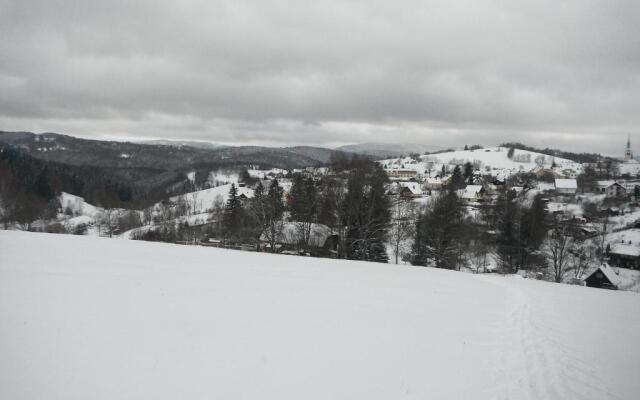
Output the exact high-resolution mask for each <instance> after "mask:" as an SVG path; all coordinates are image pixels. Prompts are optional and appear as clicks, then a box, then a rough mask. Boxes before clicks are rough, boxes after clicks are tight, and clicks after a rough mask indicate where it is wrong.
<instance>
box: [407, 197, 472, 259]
mask: <svg viewBox="0 0 640 400" xmlns="http://www.w3.org/2000/svg"><path fill="white" fill-rule="evenodd" d="M462 222H463V210H462V205H461V204H460V201H459V199H458V196H457V195H456V193H455V191H453V190H449V191H447V192H445V193H444V194H442V195H441V196H440V197H436V198H435V199H433V201H432V202H431V203H430V204H429V207H428V208H427V210H426V212H425V213H424V214H423V215H422V216H421V218H420V219H419V221H418V224H417V226H416V236H415V240H414V245H413V249H412V261H411V263H412V264H414V265H423V266H427V265H431V266H434V267H436V268H446V269H457V268H459V265H460V261H461V254H462V251H461V232H462V227H463V223H462Z"/></svg>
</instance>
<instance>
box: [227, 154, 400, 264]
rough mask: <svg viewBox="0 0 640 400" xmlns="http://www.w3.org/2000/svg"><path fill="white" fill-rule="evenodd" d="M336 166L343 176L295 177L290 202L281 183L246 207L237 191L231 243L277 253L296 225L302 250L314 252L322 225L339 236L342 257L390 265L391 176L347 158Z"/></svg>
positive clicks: (230, 205) (230, 206) (232, 198)
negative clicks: (314, 231)
mask: <svg viewBox="0 0 640 400" xmlns="http://www.w3.org/2000/svg"><path fill="white" fill-rule="evenodd" d="M334 162H335V164H334V167H333V168H334V171H336V172H337V173H336V174H335V175H333V176H330V177H326V178H324V179H321V180H318V181H316V180H314V179H313V178H311V177H307V178H305V177H304V176H303V175H301V174H295V175H294V176H293V179H292V186H291V190H290V191H289V193H288V196H287V198H286V199H285V198H284V197H283V189H282V188H281V187H280V185H279V183H278V181H277V180H273V181H271V183H270V185H269V187H267V188H265V187H262V184H261V183H258V186H257V187H256V190H255V196H254V197H253V198H252V199H248V200H246V201H244V202H242V201H240V200H239V199H238V197H237V194H236V188H235V186H232V187H231V191H230V193H229V198H228V200H227V203H226V204H225V207H224V210H223V212H222V221H223V224H222V227H223V232H222V235H223V237H224V238H225V240H229V241H238V242H247V241H253V242H255V243H259V241H260V240H262V241H263V242H266V243H267V244H268V246H267V249H268V251H275V250H276V247H277V244H278V243H279V242H281V241H282V240H283V235H284V234H285V224H286V223H290V224H293V225H294V226H295V230H296V235H295V237H296V240H297V242H298V243H297V246H298V247H299V249H300V250H308V249H309V248H310V247H311V246H310V244H311V243H310V242H311V240H312V237H311V235H312V227H313V224H316V223H317V224H323V225H325V226H327V227H328V228H330V229H331V231H332V232H333V233H335V235H337V237H338V244H337V254H336V256H337V257H339V258H348V259H355V260H367V261H378V262H387V261H388V257H387V254H386V251H385V237H386V233H387V229H388V225H389V220H390V211H389V207H390V203H389V199H388V197H387V196H386V193H385V184H386V183H387V182H388V178H387V175H386V173H385V172H384V170H383V169H382V167H381V166H380V165H379V164H377V163H375V162H372V161H370V160H369V159H367V158H360V157H346V158H342V157H341V158H340V159H339V160H334ZM285 214H286V215H285ZM286 219H288V221H286Z"/></svg>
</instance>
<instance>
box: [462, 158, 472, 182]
mask: <svg viewBox="0 0 640 400" xmlns="http://www.w3.org/2000/svg"><path fill="white" fill-rule="evenodd" d="M464 180H465V181H466V182H467V185H473V165H472V164H471V163H470V162H468V161H467V162H466V163H465V164H464Z"/></svg>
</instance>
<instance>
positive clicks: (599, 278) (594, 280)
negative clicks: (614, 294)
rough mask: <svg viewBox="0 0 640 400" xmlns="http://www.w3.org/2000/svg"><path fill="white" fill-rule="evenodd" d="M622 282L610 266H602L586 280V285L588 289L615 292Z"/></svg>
mask: <svg viewBox="0 0 640 400" xmlns="http://www.w3.org/2000/svg"><path fill="white" fill-rule="evenodd" d="M620 281H621V279H620V277H619V276H618V274H616V272H615V271H614V270H613V269H612V268H611V267H610V266H609V264H602V265H601V266H599V267H598V268H596V270H595V271H593V272H592V273H591V274H589V275H588V276H587V277H586V278H585V279H584V283H585V285H586V286H588V287H595V288H601V289H613V290H617V289H618V287H619V286H620Z"/></svg>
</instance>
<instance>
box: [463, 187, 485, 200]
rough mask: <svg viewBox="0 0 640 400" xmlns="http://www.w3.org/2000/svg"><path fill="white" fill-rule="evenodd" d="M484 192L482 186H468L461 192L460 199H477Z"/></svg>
mask: <svg viewBox="0 0 640 400" xmlns="http://www.w3.org/2000/svg"><path fill="white" fill-rule="evenodd" d="M481 190H482V185H467V187H466V188H464V189H462V190H460V197H461V198H463V199H475V198H476V197H477V196H478V193H480V191H481Z"/></svg>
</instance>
